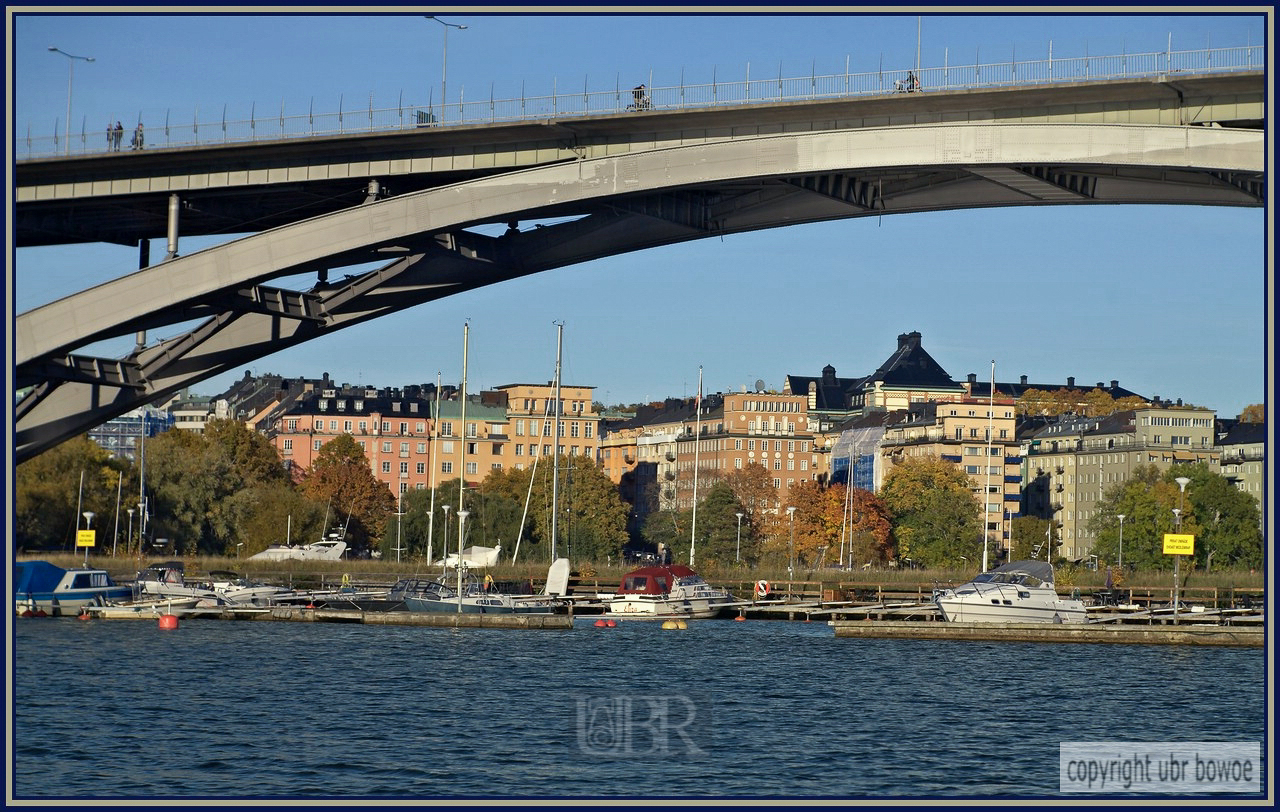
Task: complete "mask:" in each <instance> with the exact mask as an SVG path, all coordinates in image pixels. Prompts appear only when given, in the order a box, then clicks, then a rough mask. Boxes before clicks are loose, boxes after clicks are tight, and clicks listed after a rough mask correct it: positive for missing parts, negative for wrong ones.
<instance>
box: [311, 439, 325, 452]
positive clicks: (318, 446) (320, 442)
mask: <svg viewBox="0 0 1280 812" xmlns="http://www.w3.org/2000/svg"><path fill="white" fill-rule="evenodd" d="M323 444H324V441H323V440H316V441H315V443H314V445H313V446H312V447H313V448H314V449H315V450H316V451H319V450H320V446H322V445H323Z"/></svg>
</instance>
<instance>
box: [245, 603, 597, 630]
mask: <svg viewBox="0 0 1280 812" xmlns="http://www.w3.org/2000/svg"><path fill="white" fill-rule="evenodd" d="M220 616H225V617H227V618H228V619H236V620H277V621H286V622H296V623H361V624H364V625H367V626H434V627H446V628H464V629H572V628H573V618H572V617H571V616H569V615H524V614H497V613H494V614H488V613H481V612H366V611H363V610H360V609H307V608H305V607H300V606H273V607H269V608H263V609H261V610H253V611H243V610H240V611H236V612H234V613H231V612H224V613H222V615H220Z"/></svg>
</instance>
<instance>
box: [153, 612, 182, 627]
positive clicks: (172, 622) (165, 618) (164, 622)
mask: <svg viewBox="0 0 1280 812" xmlns="http://www.w3.org/2000/svg"><path fill="white" fill-rule="evenodd" d="M157 626H158V627H159V628H161V629H176V628H178V616H177V615H161V616H160V622H159V623H158V624H157Z"/></svg>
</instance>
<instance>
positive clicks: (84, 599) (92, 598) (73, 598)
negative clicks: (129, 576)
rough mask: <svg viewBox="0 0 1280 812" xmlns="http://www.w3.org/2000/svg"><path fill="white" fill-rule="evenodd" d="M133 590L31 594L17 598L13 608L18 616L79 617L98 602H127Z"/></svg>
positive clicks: (109, 588) (66, 591) (118, 589)
mask: <svg viewBox="0 0 1280 812" xmlns="http://www.w3.org/2000/svg"><path fill="white" fill-rule="evenodd" d="M132 597H133V590H132V589H130V588H129V587H127V586H123V587H122V586H115V587H105V588H101V589H90V590H64V591H58V592H43V593H42V592H31V593H27V594H25V595H19V596H17V598H16V600H15V601H14V605H15V606H14V608H15V609H16V610H17V613H18V614H19V615H21V614H23V613H25V612H28V611H30V612H32V613H37V612H44V613H45V614H46V615H52V616H53V617H74V616H77V615H80V614H81V613H82V610H83V609H84V607H85V606H87V605H89V604H91V603H97V602H100V601H127V600H129V599H130V598H132Z"/></svg>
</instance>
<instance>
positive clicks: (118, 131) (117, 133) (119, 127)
mask: <svg viewBox="0 0 1280 812" xmlns="http://www.w3.org/2000/svg"><path fill="white" fill-rule="evenodd" d="M111 137H112V142H111V148H112V149H113V150H115V151H116V152H119V151H120V142H121V141H123V140H124V125H123V124H121V123H120V122H119V121H116V128H115V130H113V131H112V133H111Z"/></svg>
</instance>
